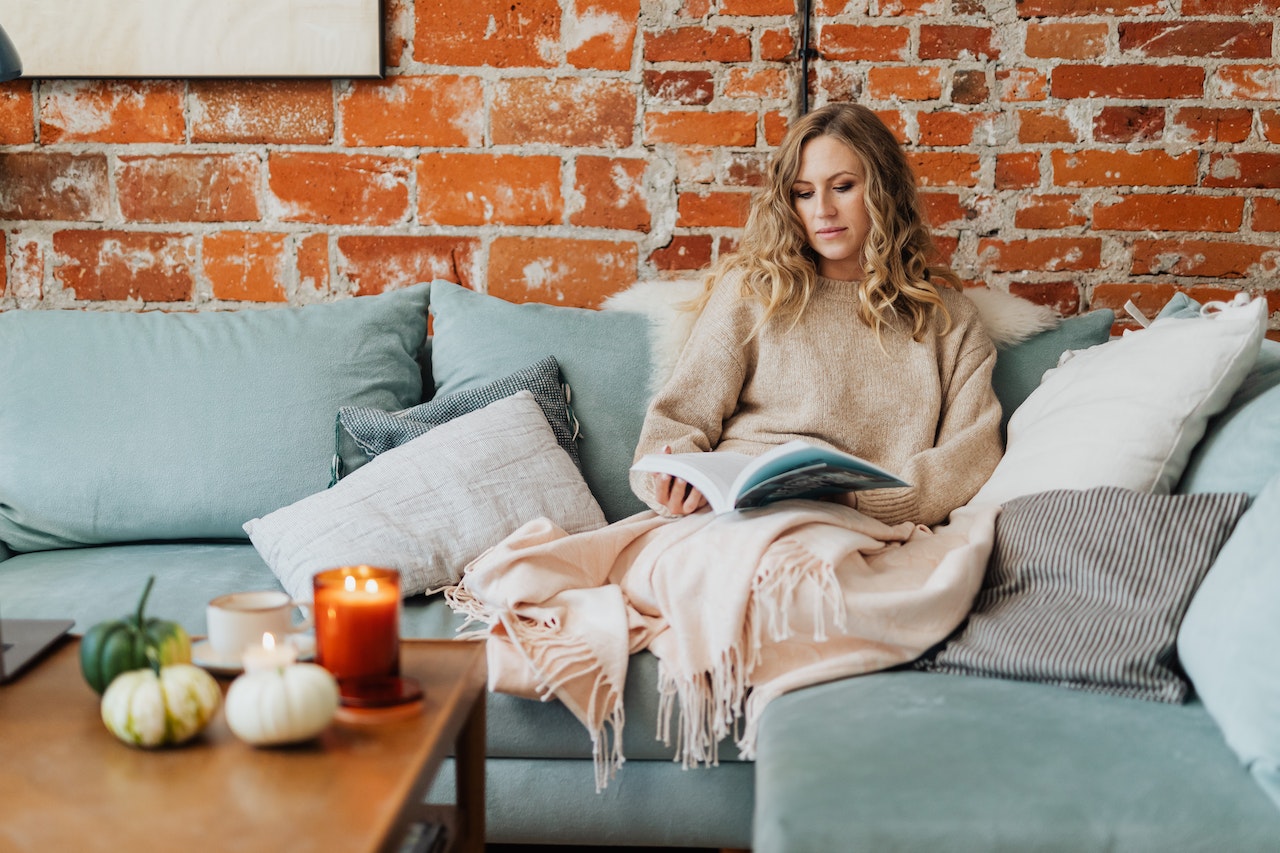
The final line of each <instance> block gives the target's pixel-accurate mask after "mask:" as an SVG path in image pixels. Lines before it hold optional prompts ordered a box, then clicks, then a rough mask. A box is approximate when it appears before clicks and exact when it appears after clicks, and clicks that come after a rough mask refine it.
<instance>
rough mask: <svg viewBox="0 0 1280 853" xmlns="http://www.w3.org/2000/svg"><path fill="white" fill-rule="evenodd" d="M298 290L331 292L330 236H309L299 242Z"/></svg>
mask: <svg viewBox="0 0 1280 853" xmlns="http://www.w3.org/2000/svg"><path fill="white" fill-rule="evenodd" d="M298 288H299V289H301V290H308V291H311V292H312V293H315V294H322V293H328V292H329V235H328V234H307V235H306V236H304V237H301V238H299V240H298Z"/></svg>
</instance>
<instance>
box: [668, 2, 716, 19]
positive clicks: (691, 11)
mask: <svg viewBox="0 0 1280 853" xmlns="http://www.w3.org/2000/svg"><path fill="white" fill-rule="evenodd" d="M711 3H712V0H678V5H679V7H680V8H679V10H678V12H677V13H676V14H677V15H678V16H679V17H680V18H689V19H692V20H699V19H701V18H705V17H706V16H707V15H710V14H711Z"/></svg>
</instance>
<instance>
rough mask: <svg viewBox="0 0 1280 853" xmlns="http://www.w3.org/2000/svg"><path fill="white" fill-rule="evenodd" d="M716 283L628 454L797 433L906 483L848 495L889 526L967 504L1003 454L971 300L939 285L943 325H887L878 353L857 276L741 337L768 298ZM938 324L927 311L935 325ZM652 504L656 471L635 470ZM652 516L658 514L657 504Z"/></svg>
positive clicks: (733, 446) (989, 363)
mask: <svg viewBox="0 0 1280 853" xmlns="http://www.w3.org/2000/svg"><path fill="white" fill-rule="evenodd" d="M738 281H739V280H738V279H737V278H736V277H734V276H730V277H727V278H726V279H723V280H721V281H720V282H719V284H718V285H717V286H716V289H715V291H714V293H713V294H712V295H711V299H710V301H709V302H708V303H707V305H706V307H705V308H704V309H703V311H702V313H701V315H700V316H699V318H698V320H697V322H696V324H695V326H694V329H693V333H692V334H691V335H690V337H689V341H688V343H687V344H686V345H685V347H684V350H683V352H682V353H681V354H680V358H679V359H678V361H677V363H676V366H675V369H674V371H673V373H672V375H671V378H670V380H669V381H668V382H667V384H666V385H665V386H664V387H663V389H662V390H661V391H660V392H659V393H658V395H657V396H656V397H655V398H654V399H653V402H652V403H651V404H650V407H649V412H648V414H647V416H646V417H645V422H644V427H643V429H642V431H641V434H640V442H639V444H638V446H637V448H636V458H637V459H638V458H639V457H640V456H642V455H644V454H645V453H658V452H660V451H661V450H662V447H663V446H664V445H670V446H671V449H672V451H673V452H675V453H684V452H689V451H696V450H703V451H705V450H712V449H716V450H736V451H738V452H740V453H747V454H751V455H756V454H759V453H761V452H763V451H764V450H767V449H769V448H770V447H773V446H775V445H778V444H782V443H784V442H786V441H790V440H792V439H796V438H803V439H807V440H809V441H812V442H815V443H818V444H826V445H829V446H832V447H836V448H838V449H840V450H845V451H848V452H850V453H854V454H856V455H858V456H861V457H863V458H864V459H867V460H869V461H870V462H873V463H875V464H877V465H880V466H882V467H884V468H887V469H888V470H890V471H893V472H895V473H897V474H898V475H899V476H901V477H902V478H903V479H904V480H906V481H907V482H909V483H911V484H913V485H912V487H911V488H905V489H879V490H875V491H867V492H859V493H857V494H856V495H850V496H849V501H848V502H849V503H852V504H853V505H854V506H856V507H857V508H858V509H859V510H861V511H862V512H864V513H866V514H867V515H870V516H872V517H874V518H878V519H880V520H882V521H885V522H887V523H890V524H895V523H897V522H900V521H913V522H917V523H921V524H927V525H933V524H937V523H939V522H941V521H943V520H944V519H945V518H946V517H947V515H948V514H949V513H950V512H951V510H953V509H955V508H956V507H959V506H962V505H964V504H965V503H967V502H968V500H969V499H970V498H971V497H973V495H974V494H975V493H976V492H977V491H978V488H979V487H981V485H982V484H983V483H984V482H986V480H987V478H988V477H989V476H990V475H991V472H992V470H994V468H995V466H996V463H997V462H998V461H999V460H1000V455H1001V442H1000V431H999V430H1000V404H999V402H998V401H997V400H996V396H995V393H994V391H992V388H991V370H992V367H993V366H994V365H995V360H996V353H995V348H994V346H993V345H992V343H991V341H990V339H989V338H988V337H987V335H986V332H984V331H983V329H982V326H981V324H980V323H979V320H978V316H977V312H976V310H975V309H974V307H973V305H972V304H971V303H970V302H969V300H968V299H966V298H965V297H964V296H962V295H961V294H959V293H956V292H955V291H952V290H950V289H943V290H942V297H943V300H944V302H945V304H946V306H947V310H948V312H949V313H950V315H951V322H952V328H951V330H950V331H949V332H948V333H947V334H945V335H938V334H936V333H928V334H926V336H925V339H924V340H923V341H920V342H918V343H917V342H915V341H913V340H912V339H911V335H910V334H909V333H908V332H904V331H897V330H886V331H885V332H884V333H883V335H882V338H883V349H881V346H880V343H878V342H877V341H876V337H875V334H874V333H873V332H872V330H871V329H870V328H869V327H868V326H866V325H864V324H863V323H862V322H861V321H860V320H859V319H858V317H857V313H856V307H857V299H858V296H857V292H856V289H855V288H856V285H855V284H854V283H851V282H842V281H835V280H833V279H825V278H821V279H819V282H818V284H819V286H818V290H817V292H816V293H815V295H814V297H813V299H812V300H811V301H810V303H809V307H808V308H807V309H806V310H805V312H804V314H803V316H802V317H801V318H800V321H799V322H798V323H797V324H796V325H795V326H794V327H791V326H790V322H791V321H790V319H786V320H781V321H776V320H771V321H770V322H769V324H768V325H767V326H766V327H765V328H764V329H763V330H762V331H761V332H760V334H758V335H757V336H756V337H754V338H752V339H751V340H750V341H747V342H746V343H743V341H744V340H745V339H746V337H747V335H748V333H749V331H750V330H751V328H752V326H753V325H754V324H755V322H756V320H757V318H758V317H759V316H760V315H761V313H762V312H763V310H764V309H763V306H761V305H760V304H759V302H757V301H756V300H755V299H748V298H743V297H741V296H740V290H739V283H738ZM940 322H941V321H940V319H937V320H935V324H936V326H935V327H936V328H940ZM631 486H632V489H633V490H634V491H635V493H636V494H637V495H638V496H639V497H640V498H641V499H642V500H643V501H645V502H646V503H647V504H649V505H650V506H652V507H653V508H654V509H659V507H658V505H657V504H656V502H655V501H654V488H653V481H652V476H651V475H649V474H644V473H632V475H631ZM660 511H661V510H660Z"/></svg>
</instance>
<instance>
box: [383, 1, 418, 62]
mask: <svg viewBox="0 0 1280 853" xmlns="http://www.w3.org/2000/svg"><path fill="white" fill-rule="evenodd" d="M383 8H384V9H385V10H386V29H385V35H384V36H383V38H384V40H385V42H384V43H385V44H386V52H387V56H386V63H387V67H388V68H389V69H391V68H400V67H401V66H403V65H404V64H405V63H406V62H408V61H409V60H410V56H409V46H410V45H411V44H413V0H385V2H384V4H383Z"/></svg>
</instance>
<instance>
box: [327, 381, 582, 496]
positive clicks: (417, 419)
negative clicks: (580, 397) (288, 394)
mask: <svg viewBox="0 0 1280 853" xmlns="http://www.w3.org/2000/svg"><path fill="white" fill-rule="evenodd" d="M517 391H529V392H530V393H532V394H533V397H534V399H535V400H537V401H538V406H539V407H541V409H542V414H543V415H545V416H546V419H547V423H548V424H550V425H551V431H552V432H553V433H555V436H556V442H557V443H558V444H559V445H560V446H561V447H562V448H564V451H565V453H568V454H569V458H571V459H572V460H573V464H574V465H575V466H578V467H581V465H582V463H581V461H580V460H579V459H578V437H577V431H576V430H575V428H574V426H573V416H572V414H571V413H570V412H569V402H568V400H566V399H565V394H564V386H563V385H562V384H561V382H560V365H559V364H557V363H556V360H555V359H554V358H552V357H551V356H547V357H546V358H544V359H541V360H540V361H537V362H534V363H533V364H531V365H529V366H528V367H524V368H521V369H520V370H517V371H516V372H515V373H512V374H511V375H510V376H504V377H502V378H501V379H497V380H495V381H493V382H490V383H489V384H488V385H484V386H482V387H480V388H468V389H466V390H463V391H455V392H454V393H452V394H445V395H443V396H440V397H436V398H435V399H433V400H430V401H428V402H426V403H420V404H418V405H416V406H413V407H412V408H408V409H404V410H402V411H399V412H384V411H383V410H382V409H371V408H369V407H367V406H343V407H342V408H341V409H339V410H338V425H337V429H336V432H337V434H338V436H337V442H336V447H335V448H334V471H333V482H337V481H338V480H339V479H340V478H342V477H345V476H346V475H347V474H350V473H351V472H352V471H354V470H356V469H357V468H359V467H360V466H362V465H364V464H365V463H366V462H368V461H369V460H370V459H372V458H373V457H375V456H377V455H378V454H379V453H384V452H386V451H388V450H391V449H392V448H394V447H399V446H400V445H402V444H405V443H407V442H409V441H412V440H413V439H415V438H417V437H418V436H420V435H423V434H424V433H426V432H428V431H429V430H430V429H431V428H432V427H437V426H439V425H440V424H443V423H448V422H449V421H451V420H453V419H454V418H457V417H461V416H462V415H465V414H468V413H469V412H474V411H475V410H477V409H482V408H484V407H485V406H487V405H489V404H490V403H492V402H494V401H496V400H501V399H502V398H503V397H510V396H511V395H512V394H514V393H516V392H517ZM331 485H332V484H331Z"/></svg>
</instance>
